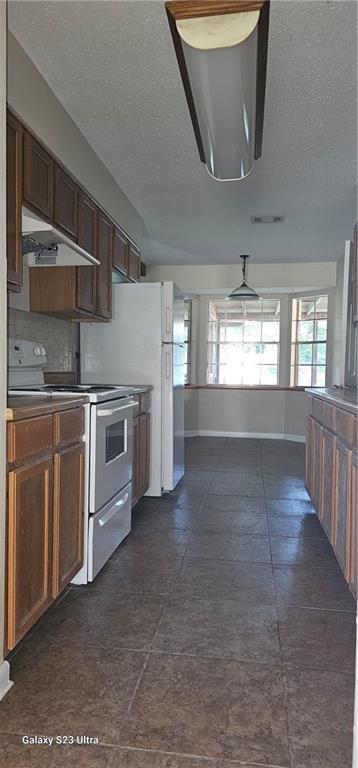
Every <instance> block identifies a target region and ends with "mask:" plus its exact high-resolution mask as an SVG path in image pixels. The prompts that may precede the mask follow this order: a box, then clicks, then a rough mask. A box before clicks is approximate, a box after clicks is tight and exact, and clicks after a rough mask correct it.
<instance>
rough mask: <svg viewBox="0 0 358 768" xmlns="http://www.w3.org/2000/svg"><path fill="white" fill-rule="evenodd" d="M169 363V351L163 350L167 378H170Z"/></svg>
mask: <svg viewBox="0 0 358 768" xmlns="http://www.w3.org/2000/svg"><path fill="white" fill-rule="evenodd" d="M170 368H171V365H170V352H169V351H166V352H165V377H166V378H167V379H170V375H171V371H170Z"/></svg>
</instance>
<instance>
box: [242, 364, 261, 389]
mask: <svg viewBox="0 0 358 768" xmlns="http://www.w3.org/2000/svg"><path fill="white" fill-rule="evenodd" d="M241 376H242V384H245V385H246V386H250V387H253V386H257V385H258V384H260V366H259V365H255V363H252V362H251V363H249V364H248V365H245V366H243V368H242V374H241Z"/></svg>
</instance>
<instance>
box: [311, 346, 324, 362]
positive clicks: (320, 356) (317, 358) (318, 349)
mask: <svg viewBox="0 0 358 768" xmlns="http://www.w3.org/2000/svg"><path fill="white" fill-rule="evenodd" d="M313 347H314V350H313V360H314V362H315V363H317V365H325V364H326V345H325V344H314V345H313Z"/></svg>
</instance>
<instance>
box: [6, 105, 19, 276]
mask: <svg viewBox="0 0 358 768" xmlns="http://www.w3.org/2000/svg"><path fill="white" fill-rule="evenodd" d="M21 205H22V127H21V124H20V123H19V121H18V120H16V118H15V117H13V115H11V114H10V113H9V112H8V114H7V121H6V219H7V229H6V253H7V280H8V288H9V289H10V290H12V291H16V290H17V291H19V290H20V289H21V286H22V238H21Z"/></svg>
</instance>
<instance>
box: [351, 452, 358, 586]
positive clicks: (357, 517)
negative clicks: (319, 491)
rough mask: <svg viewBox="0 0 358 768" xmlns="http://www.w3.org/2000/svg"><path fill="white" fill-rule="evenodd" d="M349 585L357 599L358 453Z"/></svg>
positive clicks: (353, 485) (353, 471)
mask: <svg viewBox="0 0 358 768" xmlns="http://www.w3.org/2000/svg"><path fill="white" fill-rule="evenodd" d="M349 538H350V567H349V585H350V588H351V592H352V593H353V595H354V597H355V599H357V588H358V453H356V452H354V453H353V454H352V464H351V515H350V533H349Z"/></svg>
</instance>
